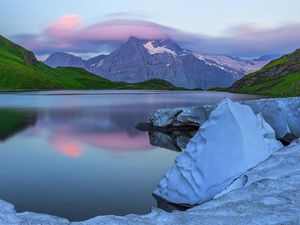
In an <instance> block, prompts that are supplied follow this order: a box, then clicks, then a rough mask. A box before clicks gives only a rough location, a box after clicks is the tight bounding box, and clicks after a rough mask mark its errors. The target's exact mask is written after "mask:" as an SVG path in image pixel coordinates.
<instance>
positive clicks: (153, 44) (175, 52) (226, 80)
mask: <svg viewBox="0 0 300 225" xmlns="http://www.w3.org/2000/svg"><path fill="white" fill-rule="evenodd" d="M87 69H88V70H89V71H91V72H93V73H96V74H103V75H104V76H105V77H106V78H108V79H111V80H114V81H126V82H130V83H131V82H141V81H145V80H149V79H155V78H159V79H163V80H167V81H169V82H170V83H172V84H173V85H175V86H179V87H186V88H199V87H200V88H203V89H207V88H209V87H214V86H221V87H226V86H229V85H231V84H232V83H233V82H234V81H235V79H234V77H233V75H232V74H231V73H230V72H228V71H225V70H222V69H220V68H217V67H215V66H211V65H207V64H206V63H204V62H202V61H200V60H198V59H197V58H196V57H195V56H194V55H193V53H192V52H190V51H187V50H184V49H181V48H180V47H179V46H178V45H176V44H175V43H173V42H172V41H171V40H141V39H138V38H135V37H130V38H129V40H128V41H127V42H126V43H124V44H123V45H122V46H120V47H119V48H118V49H117V50H115V51H114V52H112V53H111V54H110V55H108V56H106V57H105V58H104V59H103V60H101V61H100V62H99V63H98V64H97V65H96V66H94V67H90V68H87Z"/></svg>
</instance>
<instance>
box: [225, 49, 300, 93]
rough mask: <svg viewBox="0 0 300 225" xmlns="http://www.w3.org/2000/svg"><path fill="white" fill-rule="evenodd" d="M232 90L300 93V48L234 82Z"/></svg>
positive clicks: (230, 89) (239, 91) (241, 91)
mask: <svg viewBox="0 0 300 225" xmlns="http://www.w3.org/2000/svg"><path fill="white" fill-rule="evenodd" d="M228 90H229V91H231V92H237V93H251V94H260V95H271V96H278V97H284V96H299V95H300V49H298V50H296V51H295V52H293V53H291V54H288V55H285V56H283V57H281V58H279V59H275V60H273V61H271V62H270V63H269V64H267V65H266V66H265V67H263V68H262V69H261V70H259V71H257V72H254V73H252V74H249V75H247V76H245V77H244V78H242V79H241V80H239V81H237V82H236V83H235V84H233V85H232V86H231V87H230V88H229V89H228Z"/></svg>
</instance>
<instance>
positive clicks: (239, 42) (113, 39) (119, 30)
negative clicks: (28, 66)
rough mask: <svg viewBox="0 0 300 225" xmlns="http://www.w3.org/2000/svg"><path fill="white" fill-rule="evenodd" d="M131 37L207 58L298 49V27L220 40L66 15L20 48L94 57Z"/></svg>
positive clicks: (249, 27) (244, 28) (237, 32)
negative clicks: (175, 46)
mask: <svg viewBox="0 0 300 225" xmlns="http://www.w3.org/2000/svg"><path fill="white" fill-rule="evenodd" d="M130 36H136V37H138V38H141V39H166V38H171V39H173V40H174V41H175V42H177V43H178V44H179V45H181V46H182V47H184V48H187V49H190V50H194V51H199V52H203V53H210V54H229V55H236V56H257V55H263V54H270V53H287V52H290V51H293V50H294V49H296V48H299V47H300V23H299V24H287V25H282V26H279V27H275V28H266V27H263V26H261V25H259V24H251V23H249V24H242V25H239V26H235V27H232V28H230V29H228V31H227V33H226V34H224V35H223V36H219V37H210V36H206V35H203V34H193V33H188V32H184V31H181V30H177V29H174V28H171V27H167V26H163V25H160V24H158V23H154V22H150V21H141V20H133V19H131V20H130V19H120V18H117V19H110V20H107V21H103V22H100V23H96V24H93V25H89V26H84V25H83V22H82V20H81V18H80V16H78V15H66V16H63V17H60V18H58V19H56V20H55V21H53V22H51V23H49V25H48V27H47V28H46V29H45V31H44V32H43V33H42V34H41V35H39V36H32V35H25V36H24V35H20V36H18V37H17V38H16V41H18V42H19V43H20V44H21V45H24V46H25V47H27V48H29V49H31V50H33V51H35V52H36V53H37V54H49V53H53V52H55V51H72V52H78V53H79V52H84V53H87V52H88V53H97V52H99V51H100V49H101V50H103V48H106V49H105V50H106V51H111V50H114V49H115V48H116V47H118V46H119V45H120V44H121V43H123V42H124V41H126V40H127V39H128V38H129V37H130Z"/></svg>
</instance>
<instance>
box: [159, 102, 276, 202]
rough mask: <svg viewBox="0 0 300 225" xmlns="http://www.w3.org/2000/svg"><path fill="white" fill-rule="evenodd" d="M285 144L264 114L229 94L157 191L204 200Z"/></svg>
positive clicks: (179, 198) (169, 198)
mask: <svg viewBox="0 0 300 225" xmlns="http://www.w3.org/2000/svg"><path fill="white" fill-rule="evenodd" d="M281 147H282V144H281V143H280V142H278V141H277V140H276V139H275V132H274V130H273V129H272V127H271V126H270V125H269V124H267V123H266V122H265V121H264V119H263V118H262V116H261V115H258V116H256V115H255V114H254V112H253V111H252V110H251V108H250V107H249V106H245V105H241V104H239V103H233V102H232V101H231V100H230V99H225V100H223V101H222V102H221V103H220V104H219V105H218V106H217V108H216V109H215V110H213V111H212V112H211V114H210V116H209V119H208V120H207V121H206V122H205V123H204V124H202V126H201V127H200V129H199V131H198V132H197V133H196V135H195V136H194V137H193V138H192V139H191V141H190V142H189V143H188V145H187V147H186V149H185V150H184V151H183V152H182V153H181V154H180V155H179V156H178V157H177V159H176V162H175V165H174V166H173V167H172V168H171V169H170V170H169V171H168V172H167V173H166V175H165V176H164V178H163V179H162V180H161V181H160V183H159V186H158V188H157V189H156V190H155V191H154V194H155V195H157V196H159V197H161V198H163V199H165V200H167V201H169V202H172V203H177V204H186V205H195V204H200V203H203V202H205V201H208V200H210V199H212V198H213V197H214V196H215V195H217V194H218V193H220V192H221V191H223V190H224V189H225V188H226V187H227V186H228V185H230V184H231V183H232V181H233V180H234V179H236V178H237V177H238V176H240V175H241V174H242V173H244V172H246V171H247V170H248V169H250V168H252V167H254V166H256V165H257V164H258V163H260V162H262V161H263V160H265V159H267V158H268V157H269V156H270V155H271V154H272V153H273V152H275V151H277V150H278V149H280V148H281Z"/></svg>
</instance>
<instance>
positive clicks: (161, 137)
mask: <svg viewBox="0 0 300 225" xmlns="http://www.w3.org/2000/svg"><path fill="white" fill-rule="evenodd" d="M195 133H196V131H190V132H179V131H173V132H167V133H164V132H155V131H149V132H148V135H149V140H150V144H151V145H153V146H158V147H162V148H166V149H169V150H173V151H178V152H181V151H182V150H183V149H184V148H185V147H186V145H187V144H188V142H189V141H190V140H191V139H192V137H193V136H194V135H195Z"/></svg>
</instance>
